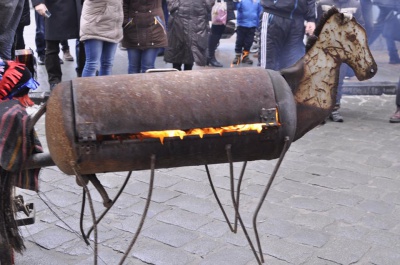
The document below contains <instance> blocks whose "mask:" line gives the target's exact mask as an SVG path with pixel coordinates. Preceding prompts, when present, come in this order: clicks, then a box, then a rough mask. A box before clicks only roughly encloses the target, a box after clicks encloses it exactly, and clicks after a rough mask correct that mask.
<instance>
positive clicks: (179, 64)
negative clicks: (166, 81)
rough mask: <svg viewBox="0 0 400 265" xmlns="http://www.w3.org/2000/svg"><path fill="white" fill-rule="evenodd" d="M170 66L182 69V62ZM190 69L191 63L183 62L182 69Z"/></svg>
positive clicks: (191, 67)
mask: <svg viewBox="0 0 400 265" xmlns="http://www.w3.org/2000/svg"><path fill="white" fill-rule="evenodd" d="M172 67H173V68H175V69H177V70H179V71H182V64H181V63H173V64H172ZM192 69H193V64H184V65H183V70H184V71H189V70H192Z"/></svg>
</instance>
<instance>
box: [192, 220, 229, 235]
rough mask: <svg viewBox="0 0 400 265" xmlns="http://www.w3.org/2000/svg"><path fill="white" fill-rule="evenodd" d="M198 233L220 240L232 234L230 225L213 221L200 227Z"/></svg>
mask: <svg viewBox="0 0 400 265" xmlns="http://www.w3.org/2000/svg"><path fill="white" fill-rule="evenodd" d="M198 231H199V232H201V233H204V234H206V235H208V236H210V237H214V238H219V237H222V236H223V235H226V234H227V233H231V230H230V228H229V226H228V224H227V223H226V222H224V221H220V220H213V221H212V222H210V223H208V224H206V225H203V226H202V227H200V228H199V229H198Z"/></svg>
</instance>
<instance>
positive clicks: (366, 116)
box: [17, 95, 400, 265]
mask: <svg viewBox="0 0 400 265" xmlns="http://www.w3.org/2000/svg"><path fill="white" fill-rule="evenodd" d="M394 99H395V97H394V96H392V95H382V96H344V98H343V103H342V114H343V116H344V118H345V122H344V123H334V122H327V123H326V124H325V125H323V126H320V127H318V128H316V129H314V130H312V131H311V132H309V133H308V134H306V136H304V137H303V138H301V139H300V140H298V141H296V142H295V143H293V144H292V146H291V148H290V149H289V151H288V153H287V155H286V157H285V159H284V161H283V163H282V165H281V168H280V170H279V172H278V175H277V178H276V180H275V182H274V184H273V186H272V189H271V191H270V193H269V195H268V196H267V199H266V202H265V204H264V206H263V208H262V209H261V212H260V214H259V218H258V230H259V232H260V235H261V245H262V247H263V252H264V257H265V262H266V264H388V265H393V264H398V262H399V260H400V222H399V221H400V193H399V190H400V174H399V172H400V156H399V153H398V149H399V142H400V127H399V125H398V124H390V123H389V122H388V117H389V116H390V115H391V114H392V112H393V111H394ZM36 129H37V131H38V134H39V136H40V137H41V140H42V143H44V144H45V132H44V119H43V118H42V119H41V120H40V121H39V123H38V125H37V126H36ZM275 162H276V161H274V160H273V161H255V162H249V164H248V166H247V169H246V173H245V175H244V181H243V184H242V189H241V190H242V191H241V202H240V206H241V207H240V211H241V214H242V216H243V219H244V223H245V225H246V227H247V229H248V231H249V234H250V236H251V237H252V238H254V237H253V230H252V213H253V211H254V209H255V207H256V204H257V202H258V200H259V198H260V196H261V192H262V190H263V188H264V187H265V185H266V183H267V181H268V178H269V176H270V174H271V172H272V170H273V167H274V165H275ZM234 166H235V176H236V177H237V175H239V173H240V169H241V166H242V164H241V163H235V164H234ZM210 170H211V175H212V177H213V179H214V182H215V185H216V187H217V191H218V193H219V195H220V197H221V201H222V202H223V204H224V205H225V207H227V209H228V214H229V216H232V213H233V209H232V206H231V205H232V204H231V200H230V193H229V187H230V185H229V167H228V165H227V164H220V165H213V166H210ZM125 175H126V174H125V172H122V173H113V174H103V175H100V176H99V179H100V180H101V181H102V183H103V184H104V185H105V187H106V189H107V190H108V192H109V193H110V195H111V196H112V197H113V196H115V194H116V193H117V191H118V189H119V188H120V187H121V185H122V182H123V180H124V178H125ZM149 178H150V172H149V171H136V172H134V173H133V176H132V178H131V180H130V182H129V184H128V185H127V187H126V189H125V191H124V193H123V194H122V195H121V198H120V200H119V201H118V202H117V203H116V205H115V206H114V208H113V209H112V210H111V211H110V213H109V214H108V215H107V216H106V217H105V218H104V220H103V221H102V223H101V224H100V226H99V233H98V236H99V242H100V243H99V248H98V253H99V260H98V262H99V264H118V262H119V260H120V259H121V257H122V256H123V254H122V253H123V252H124V251H125V250H126V249H127V246H128V245H129V243H130V240H131V239H132V237H133V236H134V232H135V230H136V227H137V225H138V223H139V218H140V217H141V213H142V211H143V208H144V204H145V200H144V198H145V197H146V196H147V190H148V183H149ZM40 189H41V191H40V192H39V194H35V193H31V192H26V191H19V193H21V194H24V197H25V200H26V201H28V202H34V204H35V206H36V211H37V212H36V223H35V224H33V225H30V226H26V227H21V231H22V233H23V235H24V237H25V242H26V245H27V251H26V252H25V253H24V255H23V256H20V255H18V256H17V264H29V265H32V264H38V265H39V264H40V265H44V264H56V263H59V264H93V253H94V249H93V242H92V244H91V246H90V247H88V246H86V245H85V243H84V242H83V240H82V239H81V237H80V232H79V215H80V208H81V206H80V202H81V193H82V190H81V188H79V187H78V186H77V185H76V184H75V179H74V177H72V176H67V175H64V174H63V173H61V172H60V171H59V170H58V169H57V168H56V167H50V168H45V169H43V170H42V172H41V175H40ZM92 196H93V198H94V200H95V208H96V211H97V215H99V213H100V212H101V211H102V209H103V207H102V204H101V202H100V200H101V198H100V196H99V195H98V194H97V193H96V192H95V191H93V192H92ZM90 224H91V217H90V214H89V212H88V211H87V212H86V213H85V222H84V226H85V228H88V227H89V226H90ZM92 238H93V237H92ZM125 264H202V265H204V264H237V265H240V264H256V261H255V258H254V256H253V253H252V251H251V249H250V247H249V245H248V243H247V241H246V238H245V236H244V234H243V232H242V230H241V229H239V231H238V233H237V234H233V233H231V232H230V230H229V227H228V226H227V224H226V223H224V219H223V215H222V213H221V211H220V210H219V208H218V205H217V203H216V201H215V199H214V198H213V195H212V191H211V189H210V186H209V184H208V180H207V175H206V172H205V169H204V167H200V166H199V167H197V166H196V167H182V168H170V169H162V170H157V171H156V174H155V188H154V192H153V197H152V202H151V205H150V208H149V213H148V218H147V219H146V222H145V224H144V228H143V230H142V232H141V234H140V236H139V237H138V240H137V243H136V244H135V246H134V247H133V249H132V251H131V253H130V254H129V256H128V258H127V260H126V263H125Z"/></svg>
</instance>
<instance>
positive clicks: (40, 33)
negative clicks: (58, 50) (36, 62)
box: [35, 12, 46, 56]
mask: <svg viewBox="0 0 400 265" xmlns="http://www.w3.org/2000/svg"><path fill="white" fill-rule="evenodd" d="M35 22H36V34H35V44H36V52H37V54H38V56H44V54H45V51H46V41H45V40H44V17H43V16H41V15H39V14H38V12H35Z"/></svg>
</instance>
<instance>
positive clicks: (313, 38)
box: [306, 7, 339, 52]
mask: <svg viewBox="0 0 400 265" xmlns="http://www.w3.org/2000/svg"><path fill="white" fill-rule="evenodd" d="M337 13H339V10H338V9H337V8H336V7H332V8H331V9H329V10H328V12H325V13H324V14H323V15H322V17H321V19H320V21H319V23H318V25H317V27H316V28H315V30H314V35H312V36H310V37H309V38H308V40H307V44H306V52H308V51H309V50H310V49H311V47H312V46H314V44H315V42H316V41H317V39H318V36H319V34H320V33H321V31H322V28H323V27H324V25H325V23H326V21H328V19H329V18H330V17H331V16H333V15H335V14H337Z"/></svg>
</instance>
